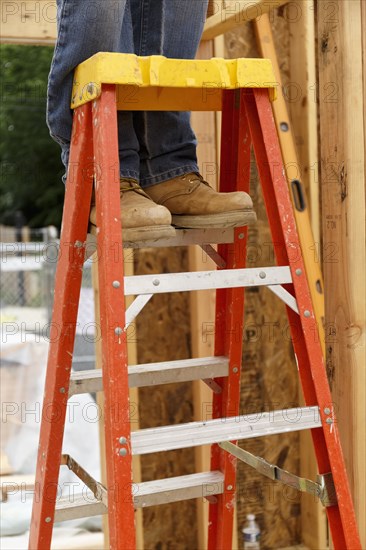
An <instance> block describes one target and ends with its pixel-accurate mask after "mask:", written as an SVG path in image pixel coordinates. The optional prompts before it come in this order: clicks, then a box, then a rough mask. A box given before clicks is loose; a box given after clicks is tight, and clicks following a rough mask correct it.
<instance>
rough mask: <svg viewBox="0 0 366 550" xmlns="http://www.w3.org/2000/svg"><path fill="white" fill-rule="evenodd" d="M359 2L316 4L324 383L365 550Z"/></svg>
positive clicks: (365, 16) (365, 266) (364, 94)
mask: <svg viewBox="0 0 366 550" xmlns="http://www.w3.org/2000/svg"><path fill="white" fill-rule="evenodd" d="M365 12H366V6H365V2H364V0H352V2H343V1H339V0H338V1H336V2H334V1H333V2H327V1H325V0H321V1H318V2H317V21H318V29H317V32H318V67H319V112H320V131H321V145H320V151H321V159H322V162H321V189H322V214H323V216H322V219H323V266H324V281H325V320H326V335H327V340H326V352H327V357H326V359H327V370H328V378H329V381H330V384H331V390H332V396H333V401H334V406H335V408H336V412H337V419H338V423H339V431H340V437H341V443H342V448H343V453H344V456H345V461H346V467H347V471H348V478H349V481H350V487H351V492H352V494H353V500H354V504H355V511H356V517H357V520H358V527H359V533H360V537H361V543H362V547H363V548H366V516H365V509H366V493H365V485H366V467H365V454H366V448H365V442H366V426H365V418H366V401H365V386H366V369H365V313H366V312H365V304H366V295H365V294H366V292H365V286H366V285H365V281H366V279H365V272H366V258H365V215H366V212H365V178H366V165H365V162H366V158H365V157H366V152H365V144H366V139H365V102H366V89H365V71H366V66H365V49H366V48H365V21H366V13H365Z"/></svg>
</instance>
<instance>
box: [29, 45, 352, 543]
mask: <svg viewBox="0 0 366 550" xmlns="http://www.w3.org/2000/svg"><path fill="white" fill-rule="evenodd" d="M274 97H275V78H274V75H273V72H272V68H271V64H270V62H269V61H268V60H263V59H238V60H228V61H226V60H223V59H212V60H208V61H206V60H200V61H191V60H189V61H188V60H171V59H166V58H164V57H161V56H151V57H144V58H139V57H136V56H135V55H127V54H114V53H99V54H97V55H95V56H93V57H92V58H90V59H88V60H87V61H85V62H84V63H82V64H81V65H80V66H79V67H78V68H77V70H76V72H75V80H74V90H73V95H72V107H73V108H74V109H75V113H74V124H73V134H72V144H71V152H70V164H69V170H68V180H67V185H66V196H65V205H64V215H63V226H62V234H61V242H60V254H59V261H58V267H57V274H56V283H55V305H54V311H53V321H52V328H51V337H50V351H49V361H48V367H47V377H46V384H45V395H44V404H43V415H42V418H43V420H42V424H41V434H40V444H39V453H38V463H37V472H36V491H35V498H34V504H33V515H32V523H31V532H30V544H29V547H30V548H31V549H32V550H36V549H37V550H38V549H47V548H50V545H51V537H52V528H53V524H54V522H56V521H63V520H66V519H71V518H77V517H83V516H92V515H99V514H107V513H108V518H109V531H110V548H112V549H114V550H123V549H125V550H132V549H134V548H136V543H135V529H134V510H135V508H138V507H145V506H152V505H156V504H162V503H169V502H175V501H179V500H184V499H191V498H202V497H204V498H206V499H207V500H208V501H209V508H210V510H209V527H208V530H209V532H208V547H209V548H210V549H212V550H213V549H224V550H228V549H230V548H231V541H232V529H233V511H234V504H235V485H236V473H235V471H236V467H235V466H236V459H235V458H234V457H237V458H239V459H240V460H244V461H245V462H246V463H248V464H251V465H252V466H253V467H255V468H256V469H258V470H259V471H261V472H262V473H263V474H264V475H267V476H269V477H271V478H272V479H278V480H279V481H281V482H283V483H287V484H288V485H291V486H293V487H297V488H298V489H299V490H305V491H307V492H310V493H312V494H315V495H317V497H318V498H319V499H320V500H321V501H322V503H323V504H324V506H325V507H326V512H327V516H328V519H329V525H330V529H331V533H332V538H333V542H334V547H335V548H336V549H338V550H344V549H345V548H347V549H349V550H351V549H352V550H355V549H361V545H360V540H359V536H358V532H357V526H356V520H355V514H354V510H353V504H352V500H351V495H350V491H349V486H348V480H347V474H346V470H345V465H344V460H343V455H342V450H341V446H340V442H339V435H338V429H337V423H336V419H335V415H334V408H333V404H332V398H331V394H330V391H329V386H328V382H327V378H326V372H325V368H324V361H323V355H322V350H321V346H320V343H319V339H318V338H317V337H316V335H317V324H316V319H315V315H314V309H313V305H312V301H311V297H310V292H309V285H308V281H307V278H306V273H305V270H304V264H303V260H302V256H301V252H300V245H299V239H298V236H297V232H296V225H295V220H294V216H293V209H292V206H291V201H290V197H289V191H288V187H287V182H286V179H285V175H284V170H283V165H282V159H281V153H280V148H279V144H278V138H277V135H276V128H275V124H274V121H273V115H272V110H271V103H270V101H271V100H273V99H274ZM117 109H125V110H129V109H132V110H135V111H136V110H158V111H162V110H190V111H192V110H222V113H223V117H222V152H221V169H220V190H221V191H224V192H226V191H233V190H243V191H248V190H249V189H248V188H249V170H250V154H251V147H253V149H254V153H255V157H256V162H257V166H258V171H259V175H260V179H261V182H262V188H263V195H264V199H265V203H266V208H267V213H268V218H269V222H270V226H271V232H272V237H273V244H274V248H275V253H276V258H277V266H276V267H270V268H269V267H263V268H254V269H246V268H245V250H246V241H247V232H246V228H235V229H225V230H218V229H217V230H202V231H198V230H178V231H177V236H176V237H175V238H174V239H170V240H168V241H156V242H148V243H144V245H145V246H185V245H191V244H199V245H201V246H203V248H204V250H205V251H206V252H207V253H208V254H209V255H210V256H211V257H212V258H213V260H214V261H215V262H216V264H217V265H218V270H216V271H204V272H194V273H175V274H159V275H142V276H135V277H124V276H123V251H122V248H123V246H124V247H128V246H130V247H136V246H139V243H126V242H124V243H122V238H121V223H120V212H119V189H118V179H119V171H118V169H116V167H118V143H117V116H116V112H117ZM93 179H95V195H96V207H97V227H98V229H97V236H96V237H94V238H92V239H91V240H90V239H89V240H87V230H88V218H89V209H90V201H91V195H92V186H93ZM116 183H117V184H116ZM122 223H123V221H122ZM213 244H217V245H218V246H217V250H216V249H215V248H214V247H213V246H212V245H213ZM95 247H96V249H97V254H98V259H99V261H98V269H99V283H100V317H101V318H100V323H101V334H102V355H103V368H102V372H101V371H91V372H83V373H71V363H72V352H73V345H74V336H75V327H76V319H77V310H78V302H79V294H80V286H81V277H82V269H83V263H84V260H85V257H86V255H88V254H89V255H90V253H91V251H92V250H93V249H95ZM252 286H256V287H258V286H266V287H267V288H268V289H269V290H270V291H272V292H274V293H275V294H276V295H277V296H278V298H279V299H280V300H282V301H283V302H284V303H285V304H286V306H287V311H288V317H289V325H290V327H291V330H292V338H293V345H294V350H295V354H296V358H297V367H298V370H299V374H300V379H301V383H302V387H303V392H304V398H305V403H306V406H305V407H302V408H295V409H284V410H277V411H263V412H261V413H257V414H256V415H244V416H243V415H240V414H239V413H240V411H239V401H240V370H241V358H242V330H243V322H244V320H243V318H244V289H245V288H246V287H252ZM201 289H216V322H215V327H216V334H215V352H214V357H207V358H203V359H202V358H199V359H197V358H193V359H190V360H185V361H170V362H164V363H160V364H159V363H158V364H148V365H136V366H130V367H128V363H127V345H126V329H127V327H128V325H129V323H131V322H132V321H133V319H134V318H135V317H136V315H137V314H138V313H139V312H140V311H141V309H142V308H143V307H144V305H145V304H146V303H147V302H148V301H149V300H150V298H151V297H152V296H153V295H154V294H156V293H161V292H178V291H191V290H201ZM128 295H135V296H136V298H135V300H134V302H133V303H132V304H131V306H130V307H129V308H128V309H127V311H126V312H125V296H128ZM197 379H201V380H204V381H205V382H206V383H207V384H208V385H209V386H210V388H211V389H212V392H213V418H212V420H205V419H203V420H202V421H200V422H191V423H187V424H180V425H174V426H164V427H158V428H152V429H151V428H150V429H145V430H140V431H138V432H133V433H131V429H130V421H129V398H128V391H129V387H132V386H137V387H139V386H154V385H156V384H165V383H169V382H173V381H174V382H181V381H187V380H197ZM102 389H104V394H105V411H104V412H105V414H104V418H105V433H106V453H107V480H108V482H107V487H105V486H104V485H102V484H101V483H99V482H98V481H97V480H95V479H93V478H92V477H91V476H90V475H89V474H88V473H87V472H86V471H85V470H84V469H83V467H82V466H81V465H79V464H78V463H77V462H76V461H75V460H73V458H72V457H70V456H69V455H62V440H63V432H64V424H65V413H66V407H67V401H68V397H69V396H71V395H74V394H75V393H83V392H91V391H92V392H96V391H100V390H102ZM305 429H310V430H311V433H312V437H313V441H314V447H315V451H316V456H317V461H318V468H319V479H318V480H317V482H314V481H311V480H306V479H302V478H299V477H297V476H295V475H293V474H291V473H289V472H286V471H285V470H281V469H280V468H278V467H277V466H276V465H272V464H269V463H267V462H266V461H265V460H263V459H262V458H260V457H255V456H253V455H250V453H247V452H246V451H244V450H242V449H239V447H238V446H237V444H236V443H237V442H238V441H239V440H240V441H241V440H244V439H247V438H250V437H258V436H263V435H270V434H279V433H284V432H289V431H295V430H305ZM206 444H211V445H212V454H211V469H210V471H208V472H198V473H195V474H192V475H186V476H181V477H174V478H168V479H162V480H155V481H150V482H144V483H135V484H134V483H133V479H132V474H131V472H132V464H131V461H132V455H133V454H135V455H139V454H140V455H142V454H145V453H152V452H154V453H155V452H164V451H167V450H171V449H182V448H185V447H194V446H199V445H206ZM61 465H64V466H67V467H68V468H70V469H71V470H72V471H74V472H75V473H76V474H77V475H78V476H79V477H80V478H81V480H82V481H83V482H84V483H85V484H86V485H87V486H88V487H89V488H90V489H91V491H92V492H93V495H94V497H93V499H92V500H90V499H89V498H88V500H87V501H85V499H84V498H83V497H81V496H80V498H74V499H73V502H71V503H70V502H68V501H67V500H66V501H65V500H63V499H61V500H58V502H57V507H56V492H57V481H58V476H59V469H60V466H61Z"/></svg>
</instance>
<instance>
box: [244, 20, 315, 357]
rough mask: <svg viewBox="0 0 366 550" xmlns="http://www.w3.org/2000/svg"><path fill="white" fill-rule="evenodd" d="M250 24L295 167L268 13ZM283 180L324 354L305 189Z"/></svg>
mask: <svg viewBox="0 0 366 550" xmlns="http://www.w3.org/2000/svg"><path fill="white" fill-rule="evenodd" d="M254 25H255V30H256V33H257V43H258V47H259V50H260V52H261V55H262V57H264V58H266V59H270V60H271V61H272V65H273V70H274V73H275V77H276V82H277V83H278V85H279V88H280V89H279V93H278V94H277V98H276V100H275V101H273V102H272V109H273V115H274V118H275V122H276V127H277V132H278V136H279V141H280V146H281V152H282V158H283V163H284V166H285V168H286V166H299V162H298V158H297V153H296V148H295V141H294V137H293V133H292V131H291V124H290V119H289V116H288V112H287V107H286V102H285V99H284V97H283V94H282V93H281V89H282V82H281V74H280V69H279V66H278V61H277V56H276V50H275V47H274V43H273V36H272V29H271V25H270V21H269V17H268V14H266V13H264V14H262V15H261V16H260V17H258V19H256V20H255V22H254ZM287 180H288V184H289V188H290V195H291V198H292V201H293V204H294V214H295V220H296V226H297V230H298V233H299V241H300V246H301V252H302V256H303V261H304V265H305V269H306V275H307V279H308V281H309V286H310V292H311V297H312V301H313V306H314V312H315V316H316V320H317V324H318V330H319V338H320V343H321V346H322V350H323V354H324V355H325V337H324V314H325V313H324V292H323V288H324V287H323V276H322V272H321V269H320V260H319V259H318V258H316V254H315V250H316V248H315V244H314V236H313V232H312V229H311V222H310V215H309V209H308V207H307V201H306V197H305V191H304V187H303V184H302V182H301V180H300V179H298V178H296V179H291V178H290V177H289V174H287Z"/></svg>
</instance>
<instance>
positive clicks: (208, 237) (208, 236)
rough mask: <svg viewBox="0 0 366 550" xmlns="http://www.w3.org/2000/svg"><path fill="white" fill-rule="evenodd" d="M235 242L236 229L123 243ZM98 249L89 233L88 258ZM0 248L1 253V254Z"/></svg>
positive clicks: (148, 245) (134, 245) (192, 231)
mask: <svg viewBox="0 0 366 550" xmlns="http://www.w3.org/2000/svg"><path fill="white" fill-rule="evenodd" d="M232 242H234V229H233V228H232V227H228V228H226V229H224V228H222V229H176V231H175V237H172V238H170V239H157V240H151V241H141V242H129V241H123V248H151V247H153V248H156V247H159V248H160V247H170V246H189V245H193V244H223V243H232ZM96 249H97V238H96V235H94V234H91V233H88V237H87V241H86V256H87V257H88V258H90V256H91V255H92V254H93V252H95V251H96ZM1 250H2V249H1V248H0V252H1Z"/></svg>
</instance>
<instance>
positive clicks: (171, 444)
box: [131, 407, 321, 455]
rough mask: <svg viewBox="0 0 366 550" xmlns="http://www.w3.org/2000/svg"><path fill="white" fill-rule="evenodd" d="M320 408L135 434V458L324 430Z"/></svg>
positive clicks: (133, 449) (215, 421) (279, 412)
mask: <svg viewBox="0 0 366 550" xmlns="http://www.w3.org/2000/svg"><path fill="white" fill-rule="evenodd" d="M320 427H321V420H320V414H319V407H302V408H301V407H298V408H294V409H282V410H278V411H271V412H260V413H255V414H247V415H242V416H233V417H229V418H218V419H215V420H207V421H206V422H189V423H187V424H177V425H174V426H163V427H159V428H148V429H146V430H140V431H137V432H132V434H131V437H132V451H133V454H135V455H142V454H147V453H155V452H159V451H171V450H173V449H184V448H186V447H196V446H198V445H210V444H212V443H219V442H221V441H236V440H242V439H249V438H251V437H260V436H264V435H274V434H279V433H286V432H294V431H299V430H306V429H310V428H320Z"/></svg>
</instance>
